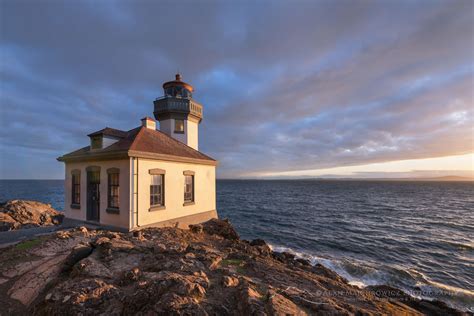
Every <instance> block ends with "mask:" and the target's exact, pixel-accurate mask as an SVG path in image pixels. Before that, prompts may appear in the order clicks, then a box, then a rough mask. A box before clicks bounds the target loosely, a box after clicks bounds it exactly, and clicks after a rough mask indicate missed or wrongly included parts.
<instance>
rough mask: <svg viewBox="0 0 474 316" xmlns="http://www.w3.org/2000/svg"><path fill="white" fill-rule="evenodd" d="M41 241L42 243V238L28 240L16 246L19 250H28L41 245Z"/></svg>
mask: <svg viewBox="0 0 474 316" xmlns="http://www.w3.org/2000/svg"><path fill="white" fill-rule="evenodd" d="M40 243H41V239H31V240H26V241H22V242H21V243H19V244H17V245H15V248H16V249H18V250H27V249H30V248H33V247H34V246H36V245H39V244H40Z"/></svg>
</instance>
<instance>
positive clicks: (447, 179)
mask: <svg viewBox="0 0 474 316" xmlns="http://www.w3.org/2000/svg"><path fill="white" fill-rule="evenodd" d="M216 180H218V181H301V180H311V181H334V182H336V181H406V182H474V178H468V177H457V176H446V177H435V178H317V177H302V178H221V179H219V178H217V179H216ZM0 181H64V179H0Z"/></svg>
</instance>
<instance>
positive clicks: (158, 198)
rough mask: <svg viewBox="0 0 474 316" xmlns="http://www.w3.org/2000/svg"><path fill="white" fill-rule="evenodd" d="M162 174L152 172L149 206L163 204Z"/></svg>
mask: <svg viewBox="0 0 474 316" xmlns="http://www.w3.org/2000/svg"><path fill="white" fill-rule="evenodd" d="M164 177H165V176H164V175H163V174H152V175H151V184H150V207H156V206H164V205H165V195H164V192H165V191H164Z"/></svg>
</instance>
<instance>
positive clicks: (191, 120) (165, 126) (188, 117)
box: [153, 74, 202, 150]
mask: <svg viewBox="0 0 474 316" xmlns="http://www.w3.org/2000/svg"><path fill="white" fill-rule="evenodd" d="M163 92H164V95H163V96H162V97H160V98H158V99H156V100H155V101H154V102H153V103H154V112H153V114H154V115H155V118H156V119H157V120H158V121H159V123H160V131H162V132H164V133H166V134H168V135H169V136H171V137H173V138H174V139H177V140H179V141H180V142H182V143H184V144H186V145H188V146H189V147H192V148H194V149H196V150H199V124H200V123H201V120H202V105H201V104H199V103H198V102H196V101H195V100H194V99H193V92H194V88H193V87H192V86H191V85H190V84H188V83H186V82H184V81H183V80H182V78H181V75H180V74H176V77H175V80H173V81H168V82H165V83H164V84H163Z"/></svg>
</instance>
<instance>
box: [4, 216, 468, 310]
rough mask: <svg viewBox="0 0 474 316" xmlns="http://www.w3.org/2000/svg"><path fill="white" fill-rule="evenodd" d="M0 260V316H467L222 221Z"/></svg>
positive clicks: (48, 239)
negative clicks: (250, 237) (314, 261)
mask: <svg viewBox="0 0 474 316" xmlns="http://www.w3.org/2000/svg"><path fill="white" fill-rule="evenodd" d="M0 262H2V266H1V267H0V306H2V308H1V311H0V314H1V315H3V314H2V313H4V314H5V315H9V314H33V315H52V314H54V315H99V314H101V315H422V314H438V315H449V314H455V313H458V314H460V315H462V313H461V312H459V311H456V310H453V309H450V308H449V307H447V306H446V305H445V304H443V303H439V302H428V301H423V300H417V299H414V298H411V297H408V296H406V294H404V293H403V292H401V291H398V290H396V291H395V292H393V291H392V292H393V293H395V294H393V295H391V296H389V297H388V296H384V295H382V294H381V293H386V291H385V292H384V291H369V290H366V289H359V288H357V287H354V286H351V285H349V284H348V283H347V282H346V281H345V280H344V279H343V278H341V277H340V276H338V275H337V274H336V273H334V272H332V271H330V270H328V269H326V268H324V267H323V266H312V265H311V264H309V263H308V262H307V261H305V260H301V259H295V258H294V256H292V255H291V254H279V253H274V252H272V251H271V250H270V248H269V247H268V245H267V244H266V243H265V242H264V241H263V240H254V241H252V242H248V241H245V240H241V239H240V238H239V236H238V235H237V233H236V232H235V230H234V228H233V227H232V226H231V225H230V223H229V222H228V221H220V220H212V221H209V222H207V223H204V224H201V225H194V226H192V229H190V230H181V229H178V228H160V229H158V228H153V229H145V230H142V231H141V233H140V234H137V233H115V232H109V231H100V230H87V229H86V228H84V227H82V228H77V229H74V230H71V231H67V232H57V233H56V234H52V235H50V236H43V237H41V238H40V239H39V240H37V241H26V242H24V243H22V244H19V245H15V246H10V247H9V248H5V249H4V251H2V252H1V253H0ZM392 292H389V293H392Z"/></svg>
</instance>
